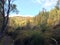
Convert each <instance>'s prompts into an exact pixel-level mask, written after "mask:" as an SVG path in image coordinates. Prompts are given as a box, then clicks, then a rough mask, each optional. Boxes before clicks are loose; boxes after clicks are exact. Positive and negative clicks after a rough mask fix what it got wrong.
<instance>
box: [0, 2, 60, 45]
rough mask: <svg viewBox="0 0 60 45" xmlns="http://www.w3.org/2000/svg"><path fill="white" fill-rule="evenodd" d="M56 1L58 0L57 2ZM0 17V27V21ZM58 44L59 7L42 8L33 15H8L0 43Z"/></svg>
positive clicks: (8, 44)
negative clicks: (48, 9) (47, 9)
mask: <svg viewBox="0 0 60 45" xmlns="http://www.w3.org/2000/svg"><path fill="white" fill-rule="evenodd" d="M57 3H58V2H57ZM1 20H2V17H1V18H0V28H1V25H2V24H1V22H2V21H1ZM4 44H7V45H60V8H59V7H58V5H56V6H55V7H54V8H53V9H51V10H50V11H46V10H45V9H44V8H43V10H42V11H41V12H39V14H37V15H36V16H35V17H22V16H15V17H9V22H8V26H7V31H6V33H5V35H4V36H3V38H2V39H1V41H0V45H4Z"/></svg>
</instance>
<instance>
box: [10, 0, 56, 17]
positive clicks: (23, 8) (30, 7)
mask: <svg viewBox="0 0 60 45" xmlns="http://www.w3.org/2000/svg"><path fill="white" fill-rule="evenodd" d="M56 2H57V0H15V1H14V3H15V4H16V5H17V9H18V11H19V14H11V15H10V16H36V15H37V14H38V13H39V12H40V11H42V9H43V8H45V9H46V10H47V11H49V10H51V9H52V8H54V6H55V5H56Z"/></svg>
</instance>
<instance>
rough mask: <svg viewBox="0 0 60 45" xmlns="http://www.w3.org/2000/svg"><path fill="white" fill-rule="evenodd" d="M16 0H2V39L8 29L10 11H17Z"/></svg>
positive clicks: (0, 1) (0, 32)
mask: <svg viewBox="0 0 60 45" xmlns="http://www.w3.org/2000/svg"><path fill="white" fill-rule="evenodd" d="M13 1H14V0H0V15H2V17H3V19H2V28H1V31H0V39H1V38H2V36H3V34H4V33H5V32H6V30H7V24H8V21H9V14H10V12H17V8H16V5H15V4H13Z"/></svg>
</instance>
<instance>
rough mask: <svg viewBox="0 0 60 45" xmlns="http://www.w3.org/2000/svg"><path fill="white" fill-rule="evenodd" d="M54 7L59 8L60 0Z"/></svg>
mask: <svg viewBox="0 0 60 45" xmlns="http://www.w3.org/2000/svg"><path fill="white" fill-rule="evenodd" d="M55 8H56V9H58V10H59V9H60V0H58V1H57V4H56V6H55Z"/></svg>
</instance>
